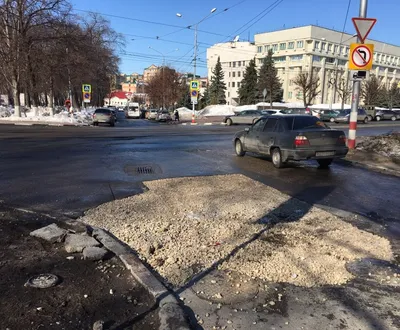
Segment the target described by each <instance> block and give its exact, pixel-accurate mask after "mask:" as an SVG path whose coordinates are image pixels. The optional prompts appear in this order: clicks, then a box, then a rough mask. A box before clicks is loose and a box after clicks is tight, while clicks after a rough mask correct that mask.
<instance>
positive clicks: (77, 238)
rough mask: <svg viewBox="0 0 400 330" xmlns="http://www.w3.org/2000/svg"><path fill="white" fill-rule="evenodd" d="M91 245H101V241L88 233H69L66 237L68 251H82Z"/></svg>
mask: <svg viewBox="0 0 400 330" xmlns="http://www.w3.org/2000/svg"><path fill="white" fill-rule="evenodd" d="M91 246H100V243H99V242H98V241H96V240H95V239H94V238H93V237H90V236H87V235H78V234H68V235H67V237H66V238H65V250H66V251H67V252H68V253H74V252H82V251H83V249H84V248H87V247H91Z"/></svg>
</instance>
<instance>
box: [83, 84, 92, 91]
mask: <svg viewBox="0 0 400 330" xmlns="http://www.w3.org/2000/svg"><path fill="white" fill-rule="evenodd" d="M82 92H83V93H91V92H92V85H89V84H83V85H82Z"/></svg>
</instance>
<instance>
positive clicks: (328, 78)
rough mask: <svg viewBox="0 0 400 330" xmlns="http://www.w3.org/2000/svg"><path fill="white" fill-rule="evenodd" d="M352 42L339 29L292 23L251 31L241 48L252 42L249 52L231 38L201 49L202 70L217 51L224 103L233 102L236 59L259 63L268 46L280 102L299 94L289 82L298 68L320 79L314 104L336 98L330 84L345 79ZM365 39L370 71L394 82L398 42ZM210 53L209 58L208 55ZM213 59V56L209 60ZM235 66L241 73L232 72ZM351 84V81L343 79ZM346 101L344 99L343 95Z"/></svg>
mask: <svg viewBox="0 0 400 330" xmlns="http://www.w3.org/2000/svg"><path fill="white" fill-rule="evenodd" d="M352 42H356V37H355V36H354V35H351V34H347V33H342V32H339V31H335V30H331V29H327V28H323V27H319V26H314V25H308V26H303V27H297V28H290V29H284V30H279V31H273V32H266V33H260V34H256V35H255V36H254V45H253V44H251V43H248V47H247V48H246V50H248V51H250V50H251V49H252V48H251V47H250V45H253V47H254V48H253V49H254V53H253V54H250V52H249V53H247V52H246V53H243V52H242V53H240V52H239V51H238V50H240V49H237V48H232V47H230V45H232V43H225V44H217V45H214V46H212V47H210V48H209V49H208V50H207V63H208V75H209V77H211V70H212V68H213V66H215V62H214V59H215V58H217V57H218V56H220V58H221V62H223V63H224V64H223V69H224V73H225V82H226V83H227V92H226V98H227V101H228V102H229V103H230V104H236V103H237V102H238V96H237V86H238V83H239V86H240V81H241V79H242V78H243V77H242V72H243V71H244V68H241V69H240V70H237V63H238V61H239V62H240V60H242V61H247V60H249V59H251V58H253V57H255V58H256V65H257V66H258V67H260V65H261V63H262V59H263V58H264V57H265V56H266V54H267V52H268V50H269V49H272V50H273V52H274V60H275V66H276V68H277V70H278V76H279V78H280V79H281V82H282V88H283V91H284V93H283V99H284V101H285V102H299V101H301V100H302V95H301V93H300V92H299V91H298V90H297V88H296V86H295V85H294V83H293V80H294V78H295V77H296V76H297V75H298V74H299V73H300V72H312V74H314V75H318V77H319V79H320V93H319V95H318V96H317V98H316V100H315V101H314V102H315V103H329V102H330V101H332V102H340V101H341V100H340V99H339V96H338V95H333V94H334V88H333V86H332V84H331V82H332V81H333V79H334V78H335V77H336V73H337V75H338V79H344V80H348V79H349V70H348V57H349V47H350V44H351V43H352ZM366 43H373V44H374V45H375V51H374V65H373V70H372V71H371V72H370V73H371V74H375V75H376V76H377V77H378V78H379V79H380V81H381V83H382V84H385V85H386V86H388V85H390V84H392V83H394V82H398V81H400V47H399V46H394V45H390V44H387V43H384V42H380V41H375V40H366ZM211 55H212V57H211ZM215 61H216V59H215ZM234 62H236V63H235V68H236V73H235V76H234V77H232V67H233V63H234ZM237 71H240V72H241V76H240V77H238V76H237V75H238V73H237ZM349 84H351V82H349ZM346 101H347V102H349V100H346Z"/></svg>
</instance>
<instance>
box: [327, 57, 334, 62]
mask: <svg viewBox="0 0 400 330" xmlns="http://www.w3.org/2000/svg"><path fill="white" fill-rule="evenodd" d="M325 63H330V64H333V63H335V58H334V57H327V58H326V59H325Z"/></svg>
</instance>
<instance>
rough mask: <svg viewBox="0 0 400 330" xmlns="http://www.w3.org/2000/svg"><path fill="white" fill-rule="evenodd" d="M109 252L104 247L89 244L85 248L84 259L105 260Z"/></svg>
mask: <svg viewBox="0 0 400 330" xmlns="http://www.w3.org/2000/svg"><path fill="white" fill-rule="evenodd" d="M107 253H108V251H107V250H106V249H104V248H101V247H97V246H88V247H86V248H84V249H83V259H86V260H94V261H98V260H103V259H104V258H105V256H106V255H107Z"/></svg>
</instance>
